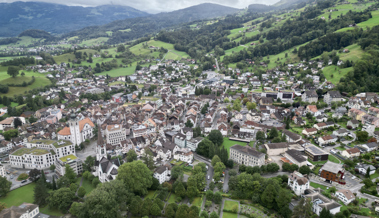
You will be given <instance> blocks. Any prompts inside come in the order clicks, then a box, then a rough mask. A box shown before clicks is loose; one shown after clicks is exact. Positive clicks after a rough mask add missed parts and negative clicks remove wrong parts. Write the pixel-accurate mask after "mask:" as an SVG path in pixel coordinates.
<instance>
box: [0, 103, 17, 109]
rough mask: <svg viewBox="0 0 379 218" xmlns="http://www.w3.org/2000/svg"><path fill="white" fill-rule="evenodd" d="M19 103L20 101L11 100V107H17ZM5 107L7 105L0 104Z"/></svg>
mask: <svg viewBox="0 0 379 218" xmlns="http://www.w3.org/2000/svg"><path fill="white" fill-rule="evenodd" d="M17 105H18V103H16V102H11V107H16V106H17ZM3 107H5V105H3V104H0V108H3Z"/></svg>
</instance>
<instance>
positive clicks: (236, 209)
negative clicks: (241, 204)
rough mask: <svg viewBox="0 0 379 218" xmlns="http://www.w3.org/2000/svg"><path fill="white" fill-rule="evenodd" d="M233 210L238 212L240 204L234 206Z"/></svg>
mask: <svg viewBox="0 0 379 218" xmlns="http://www.w3.org/2000/svg"><path fill="white" fill-rule="evenodd" d="M232 212H233V213H238V205H234V206H233V207H232Z"/></svg>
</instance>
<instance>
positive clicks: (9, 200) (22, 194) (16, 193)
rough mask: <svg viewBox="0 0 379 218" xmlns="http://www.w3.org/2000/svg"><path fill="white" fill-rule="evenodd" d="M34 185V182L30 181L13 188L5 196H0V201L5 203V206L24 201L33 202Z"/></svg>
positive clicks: (16, 204) (17, 204) (15, 204)
mask: <svg viewBox="0 0 379 218" xmlns="http://www.w3.org/2000/svg"><path fill="white" fill-rule="evenodd" d="M34 186H36V184H35V183H31V184H29V185H25V186H23V187H21V188H18V189H15V190H13V191H11V192H9V193H8V194H7V196H6V197H2V198H0V202H3V203H5V205H6V207H11V206H19V205H20V204H22V203H24V202H26V203H33V200H34V199H33V194H34Z"/></svg>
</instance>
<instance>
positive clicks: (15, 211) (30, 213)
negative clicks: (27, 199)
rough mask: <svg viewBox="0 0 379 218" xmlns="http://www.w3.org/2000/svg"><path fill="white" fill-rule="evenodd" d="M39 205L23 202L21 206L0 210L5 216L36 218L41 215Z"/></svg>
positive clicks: (1, 214) (5, 217)
mask: <svg viewBox="0 0 379 218" xmlns="http://www.w3.org/2000/svg"><path fill="white" fill-rule="evenodd" d="M39 213H40V211H39V206H38V205H37V204H30V203H23V204H21V205H20V206H18V207H16V206H12V207H10V208H5V209H3V210H2V211H1V212H0V217H4V218H8V217H9V218H34V217H39Z"/></svg>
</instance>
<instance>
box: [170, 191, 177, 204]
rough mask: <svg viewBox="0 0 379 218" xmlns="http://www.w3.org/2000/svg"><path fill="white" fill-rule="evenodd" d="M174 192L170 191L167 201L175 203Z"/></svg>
mask: <svg viewBox="0 0 379 218" xmlns="http://www.w3.org/2000/svg"><path fill="white" fill-rule="evenodd" d="M175 199H176V194H175V193H172V192H171V195H170V198H169V199H168V203H175Z"/></svg>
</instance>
